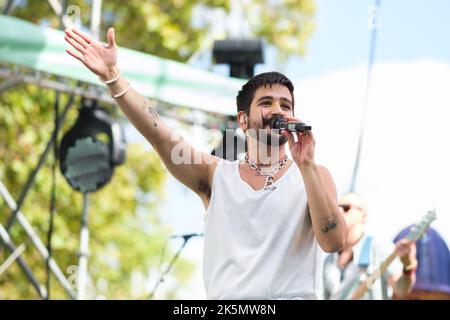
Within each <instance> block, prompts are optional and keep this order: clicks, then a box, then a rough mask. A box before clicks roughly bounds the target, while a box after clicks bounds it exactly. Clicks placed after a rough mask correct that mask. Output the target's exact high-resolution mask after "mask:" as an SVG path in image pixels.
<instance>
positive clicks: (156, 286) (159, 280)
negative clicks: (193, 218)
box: [149, 234, 196, 300]
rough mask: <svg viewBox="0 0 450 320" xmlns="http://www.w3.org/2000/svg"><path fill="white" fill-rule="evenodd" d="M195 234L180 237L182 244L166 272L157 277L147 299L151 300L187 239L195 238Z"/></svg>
mask: <svg viewBox="0 0 450 320" xmlns="http://www.w3.org/2000/svg"><path fill="white" fill-rule="evenodd" d="M195 236H196V234H190V235H185V236H182V238H183V244H182V245H181V246H180V247H179V248H178V251H177V252H176V253H175V255H174V256H173V257H172V260H170V263H169V265H168V266H167V268H166V270H165V271H164V272H163V273H162V274H161V276H160V277H159V279H158V281H156V283H155V287H154V288H153V290H152V292H151V293H150V295H149V299H150V300H152V299H153V297H154V295H155V292H156V289H158V287H159V285H160V284H161V283H162V282H164V277H165V276H166V275H167V274H168V273H169V271H170V269H172V267H173V265H174V264H175V261H176V260H177V258H178V256H179V255H180V253H181V251H182V250H183V249H184V247H185V246H186V244H187V242H188V240H189V239H191V238H192V237H195Z"/></svg>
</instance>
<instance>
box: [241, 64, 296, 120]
mask: <svg viewBox="0 0 450 320" xmlns="http://www.w3.org/2000/svg"><path fill="white" fill-rule="evenodd" d="M274 84H279V85H282V86H285V87H287V88H288V89H289V92H290V93H291V96H292V108H294V85H293V84H292V82H291V80H289V79H288V78H287V77H286V76H285V75H283V74H281V73H279V72H275V71H272V72H264V73H260V74H258V75H256V76H254V77H252V78H250V80H248V81H247V83H246V84H244V85H243V86H242V89H241V90H240V91H239V92H238V95H237V96H236V105H237V111H238V112H239V111H244V112H245V113H246V114H247V115H248V114H249V113H250V105H251V103H252V101H253V98H254V96H255V92H256V90H258V88H260V87H266V86H269V87H272V85H274ZM292 111H294V109H292Z"/></svg>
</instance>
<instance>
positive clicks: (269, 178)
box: [264, 176, 277, 191]
mask: <svg viewBox="0 0 450 320" xmlns="http://www.w3.org/2000/svg"><path fill="white" fill-rule="evenodd" d="M276 188H277V187H276V186H274V185H273V176H267V179H266V183H265V185H264V190H270V191H274V190H275V189H276Z"/></svg>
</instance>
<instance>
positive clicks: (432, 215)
mask: <svg viewBox="0 0 450 320" xmlns="http://www.w3.org/2000/svg"><path fill="white" fill-rule="evenodd" d="M434 220H436V212H435V210H434V209H433V210H430V211H428V213H427V214H426V215H425V216H423V217H422V219H420V221H419V222H418V223H416V224H415V225H414V226H412V227H411V228H410V229H409V232H408V235H407V236H406V239H408V240H411V241H417V240H419V239H420V238H421V237H422V236H423V235H424V234H425V232H426V231H427V229H428V227H429V226H430V224H431V222H433V221H434ZM396 257H397V255H396V253H395V251H394V252H392V253H391V254H390V255H389V257H387V258H386V259H385V260H384V261H383V263H381V265H380V267H379V268H378V269H377V270H376V271H375V272H373V273H372V274H371V275H369V276H368V277H367V279H366V280H365V281H363V282H361V283H360V284H359V286H358V287H357V288H356V290H355V291H354V292H353V294H352V295H351V297H350V300H359V299H361V298H362V297H364V295H365V294H366V292H367V291H368V290H369V289H370V288H371V286H372V285H373V283H374V282H375V281H376V280H377V279H378V278H380V277H381V275H382V274H383V273H384V272H385V271H386V269H387V268H388V267H389V265H390V264H391V263H392V261H394V259H395V258H396Z"/></svg>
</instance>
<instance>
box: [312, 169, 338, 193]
mask: <svg viewBox="0 0 450 320" xmlns="http://www.w3.org/2000/svg"><path fill="white" fill-rule="evenodd" d="M317 171H318V172H319V176H320V179H321V180H322V183H323V184H324V185H325V188H327V189H328V190H330V191H332V192H333V194H336V197H337V190H336V185H335V183H334V180H333V177H332V176H331V173H330V171H329V170H328V169H327V168H326V167H324V166H322V165H317Z"/></svg>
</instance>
